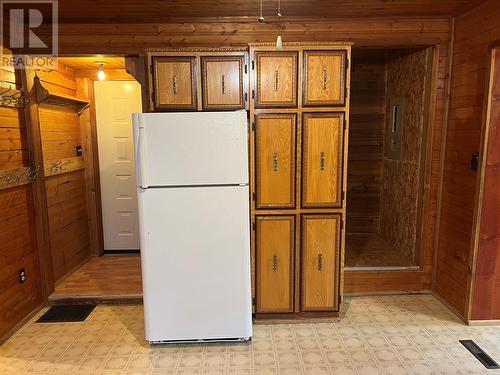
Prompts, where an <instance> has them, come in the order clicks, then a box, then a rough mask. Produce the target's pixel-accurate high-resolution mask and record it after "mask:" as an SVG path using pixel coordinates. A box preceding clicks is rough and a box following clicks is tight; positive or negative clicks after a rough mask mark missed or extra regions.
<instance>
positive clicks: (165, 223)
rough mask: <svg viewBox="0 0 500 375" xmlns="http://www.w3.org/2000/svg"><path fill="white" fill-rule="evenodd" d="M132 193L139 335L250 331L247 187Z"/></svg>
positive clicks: (201, 336)
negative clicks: (137, 238) (141, 320)
mask: <svg viewBox="0 0 500 375" xmlns="http://www.w3.org/2000/svg"><path fill="white" fill-rule="evenodd" d="M138 196H139V218H140V220H139V222H140V229H141V231H140V232H141V264H142V275H143V293H144V317H145V332H146V339H147V340H148V341H150V342H160V341H173V340H212V339H235V338H248V337H251V336H252V308H251V292H250V234H249V232H250V223H249V217H248V187H247V186H217V187H191V188H166V189H138Z"/></svg>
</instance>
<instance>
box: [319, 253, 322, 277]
mask: <svg viewBox="0 0 500 375" xmlns="http://www.w3.org/2000/svg"><path fill="white" fill-rule="evenodd" d="M318 271H319V272H322V271H323V254H321V253H319V255H318Z"/></svg>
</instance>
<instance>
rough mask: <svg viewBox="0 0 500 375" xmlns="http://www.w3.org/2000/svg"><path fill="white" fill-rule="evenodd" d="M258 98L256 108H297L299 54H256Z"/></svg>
mask: <svg viewBox="0 0 500 375" xmlns="http://www.w3.org/2000/svg"><path fill="white" fill-rule="evenodd" d="M255 58H256V60H257V73H256V74H257V93H256V94H257V96H256V98H255V106H256V107H259V108H265V107H296V106H297V53H296V52H256V53H255Z"/></svg>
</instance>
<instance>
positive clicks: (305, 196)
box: [302, 113, 344, 207]
mask: <svg viewBox="0 0 500 375" xmlns="http://www.w3.org/2000/svg"><path fill="white" fill-rule="evenodd" d="M302 126H303V129H302V134H303V141H302V150H303V158H302V162H303V165H302V206H303V207H340V206H341V205H342V171H343V169H342V159H343V158H342V153H343V141H344V131H343V130H344V114H343V113H305V114H304V115H303V121H302Z"/></svg>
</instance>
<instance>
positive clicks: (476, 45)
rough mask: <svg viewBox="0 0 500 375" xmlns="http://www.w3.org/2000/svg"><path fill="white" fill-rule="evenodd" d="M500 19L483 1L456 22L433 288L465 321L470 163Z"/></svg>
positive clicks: (473, 177)
mask: <svg viewBox="0 0 500 375" xmlns="http://www.w3.org/2000/svg"><path fill="white" fill-rule="evenodd" d="M499 19H500V7H499V6H498V0H487V1H485V2H483V3H482V4H481V5H479V6H478V7H476V8H474V9H472V10H471V11H470V12H468V13H466V14H464V15H462V16H460V17H457V19H456V23H455V44H454V49H453V50H454V52H453V67H452V69H453V71H452V78H451V93H450V94H451V95H450V111H449V117H448V126H447V134H446V154H445V161H444V171H443V190H442V204H441V213H440V224H439V244H438V256H437V264H436V280H435V288H436V291H437V292H438V293H439V294H440V295H441V297H443V298H444V299H445V300H446V301H447V302H448V303H449V304H450V305H452V306H453V307H455V308H456V309H457V311H459V313H461V314H463V315H464V316H466V315H467V313H466V310H467V300H468V294H467V293H468V288H469V283H470V276H469V266H470V260H471V256H472V249H471V237H472V225H473V218H474V206H475V191H476V182H477V173H476V172H474V171H472V170H471V169H470V159H471V155H472V154H473V153H474V152H477V151H478V150H479V146H480V137H481V127H482V115H483V101H484V93H485V80H486V66H487V64H488V62H489V59H488V48H489V44H490V43H491V42H493V41H495V40H498V39H500V27H499V24H498V20H499Z"/></svg>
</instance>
